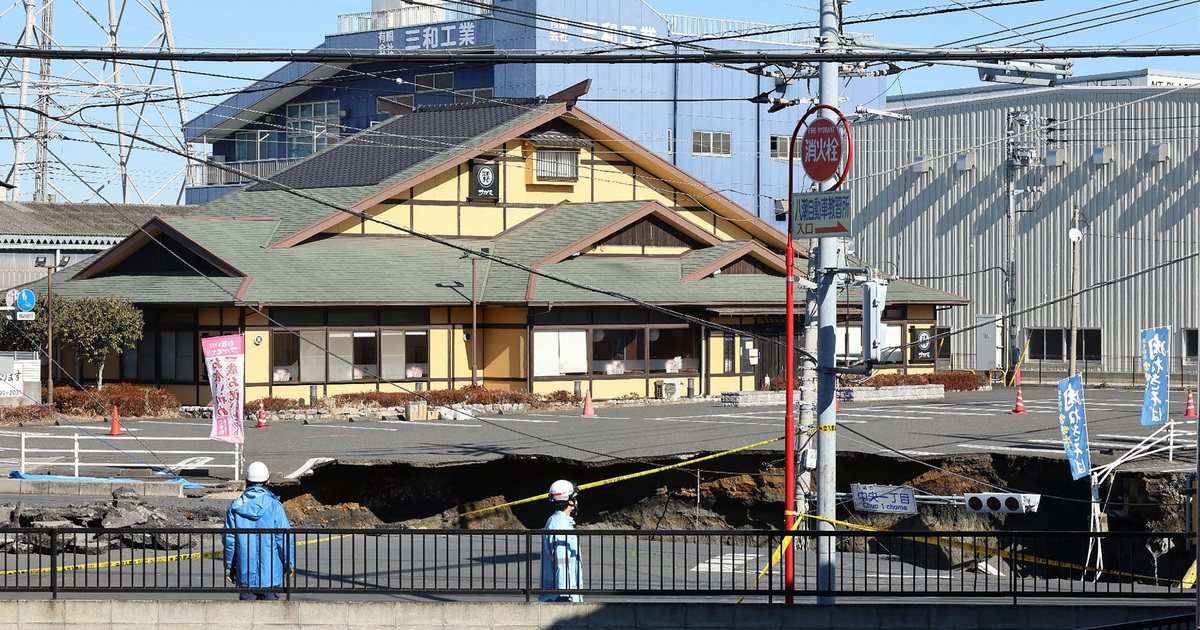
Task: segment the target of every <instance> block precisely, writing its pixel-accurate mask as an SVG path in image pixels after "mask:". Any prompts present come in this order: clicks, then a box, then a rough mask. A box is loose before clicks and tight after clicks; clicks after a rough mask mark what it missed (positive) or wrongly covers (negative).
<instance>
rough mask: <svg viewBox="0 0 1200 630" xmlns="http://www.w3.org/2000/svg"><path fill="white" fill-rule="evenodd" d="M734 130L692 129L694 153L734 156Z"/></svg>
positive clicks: (710, 155) (712, 155)
mask: <svg viewBox="0 0 1200 630" xmlns="http://www.w3.org/2000/svg"><path fill="white" fill-rule="evenodd" d="M732 146H733V132H731V131H704V130H700V129H693V130H692V155H703V156H709V157H733V149H732Z"/></svg>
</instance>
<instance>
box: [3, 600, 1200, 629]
mask: <svg viewBox="0 0 1200 630" xmlns="http://www.w3.org/2000/svg"><path fill="white" fill-rule="evenodd" d="M1194 612H1195V608H1194V604H1191V603H1189V602H1188V601H1186V600H1178V603H1169V604H1164V603H1163V602H1158V603H1157V604H1155V603H1145V604H1136V603H1135V604H1133V605H1129V604H1126V605H1115V604H1102V603H1100V602H1090V603H1089V602H1086V601H1084V602H1080V603H1074V604H1063V605H1051V604H1044V603H1040V602H1032V603H1024V602H1022V603H1021V605H1019V606H1014V605H1011V604H1001V603H991V602H985V603H982V604H980V603H978V602H971V603H966V602H964V603H962V604H951V605H940V606H933V605H923V604H919V603H910V602H900V603H894V604H887V605H876V604H871V603H860V602H859V601H858V600H849V601H847V602H846V603H843V604H841V605H838V606H817V605H814V604H811V603H797V604H795V605H792V606H788V605H785V604H782V603H780V604H732V603H730V604H700V603H690V602H679V603H636V604H625V603H622V604H603V603H584V604H537V603H533V604H526V603H524V602H442V603H430V602H397V601H290V602H287V601H284V602H239V601H228V600H222V601H204V600H179V599H162V600H117V599H88V600H81V599H59V600H10V601H0V630H16V629H18V628H19V629H20V630H50V629H58V628H62V629H65V630H201V629H208V628H245V629H249V630H291V629H297V630H298V629H301V628H304V629H306V630H313V629H318V630H340V629H345V630H351V629H353V630H393V629H394V630H444V629H448V628H454V629H455V630H462V629H463V628H509V629H511V630H519V629H529V630H535V629H536V630H552V629H567V628H571V629H581V630H583V629H596V630H600V629H604V630H617V629H622V628H629V629H633V628H649V629H652V630H655V629H661V630H666V629H668V628H679V629H684V630H690V629H693V628H694V629H705V628H723V629H727V628H755V629H763V630H771V629H776V628H778V629H780V630H782V629H784V628H838V629H839V630H865V629H870V630H879V629H881V628H929V629H954V630H959V629H962V628H983V629H997V630H998V629H1000V628H1086V627H1091V626H1100V625H1105V624H1112V623H1121V622H1129V621H1139V620H1144V619H1153V618H1161V617H1165V616H1169V615H1181V614H1188V613H1194Z"/></svg>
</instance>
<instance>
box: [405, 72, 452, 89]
mask: <svg viewBox="0 0 1200 630" xmlns="http://www.w3.org/2000/svg"><path fill="white" fill-rule="evenodd" d="M447 77H449V81H447V80H446V78H447ZM422 79H428V80H429V82H428V83H422ZM413 92H414V93H416V94H424V93H426V92H451V93H452V92H454V73H453V72H428V73H425V74H418V75H414V76H413Z"/></svg>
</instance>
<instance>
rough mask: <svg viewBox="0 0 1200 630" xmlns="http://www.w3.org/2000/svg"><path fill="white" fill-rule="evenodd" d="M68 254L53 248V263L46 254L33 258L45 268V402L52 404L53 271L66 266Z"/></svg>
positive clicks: (68, 260)
mask: <svg viewBox="0 0 1200 630" xmlns="http://www.w3.org/2000/svg"><path fill="white" fill-rule="evenodd" d="M69 262H71V257H70V256H63V255H62V251H61V250H57V249H56V250H54V264H50V261H49V259H48V258H47V257H46V256H38V257H37V258H35V259H34V260H33V265H34V266H35V267H45V268H46V404H47V405H53V404H54V272H55V271H58V270H59V269H62V268H63V267H66V266H67V263H69Z"/></svg>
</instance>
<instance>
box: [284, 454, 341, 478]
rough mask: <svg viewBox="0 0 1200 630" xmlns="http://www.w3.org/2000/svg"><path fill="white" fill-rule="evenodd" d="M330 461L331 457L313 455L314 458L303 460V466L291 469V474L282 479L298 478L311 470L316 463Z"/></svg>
mask: <svg viewBox="0 0 1200 630" xmlns="http://www.w3.org/2000/svg"><path fill="white" fill-rule="evenodd" d="M331 461H333V458H332V457H314V458H312V459H310V460H308V461H306V462H304V465H303V466H301V467H299V468H297V469H296V470H294V471H292V474H290V475H288V476H286V477H284V479H296V478H299V477H300V476H301V475H307V474H308V473H309V472H310V471H312V469H313V468H314V467H315V466H316V465H317V464H324V463H325V462H331Z"/></svg>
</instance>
